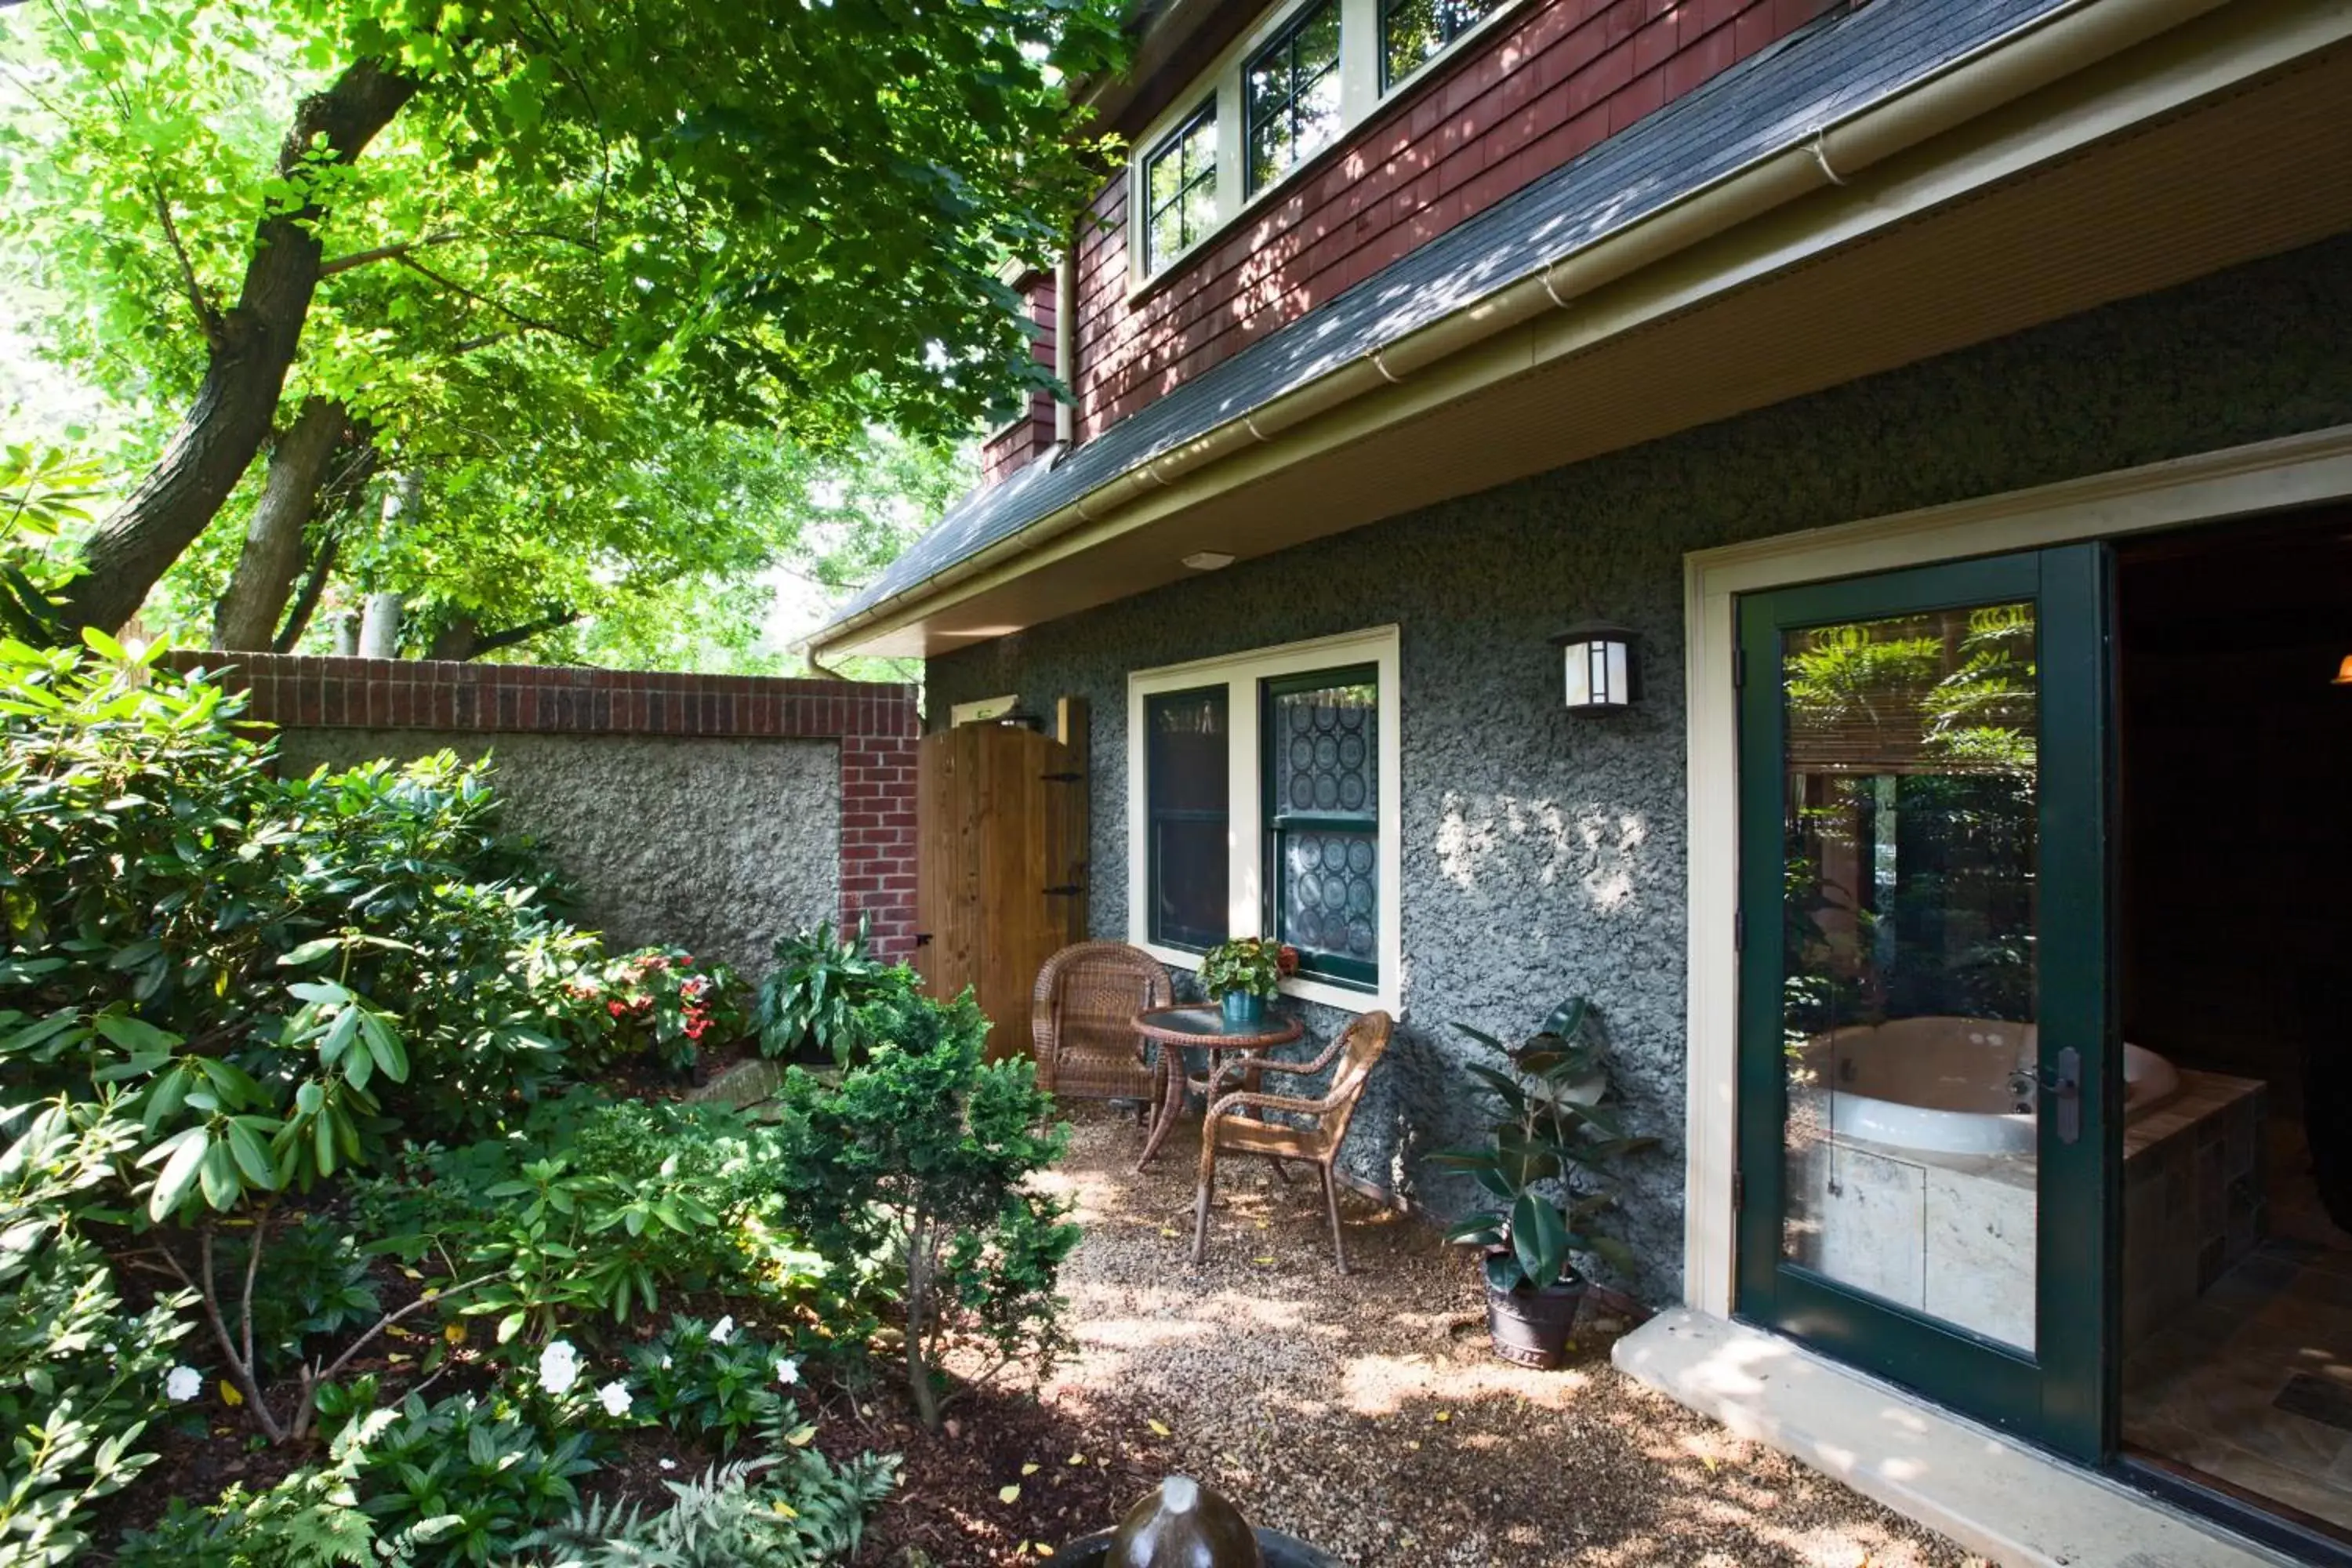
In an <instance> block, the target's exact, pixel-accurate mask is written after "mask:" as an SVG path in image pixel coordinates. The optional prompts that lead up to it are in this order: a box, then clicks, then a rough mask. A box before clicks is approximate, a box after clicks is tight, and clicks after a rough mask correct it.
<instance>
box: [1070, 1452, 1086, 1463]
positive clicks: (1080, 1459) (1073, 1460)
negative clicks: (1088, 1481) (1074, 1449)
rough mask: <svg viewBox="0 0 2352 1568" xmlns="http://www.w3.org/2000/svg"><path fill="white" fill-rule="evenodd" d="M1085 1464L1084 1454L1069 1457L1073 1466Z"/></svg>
mask: <svg viewBox="0 0 2352 1568" xmlns="http://www.w3.org/2000/svg"><path fill="white" fill-rule="evenodd" d="M1086 1462H1087V1457H1086V1456H1085V1455H1084V1454H1072V1455H1071V1456H1070V1463H1072V1464H1074V1465H1083V1464H1085V1463H1086Z"/></svg>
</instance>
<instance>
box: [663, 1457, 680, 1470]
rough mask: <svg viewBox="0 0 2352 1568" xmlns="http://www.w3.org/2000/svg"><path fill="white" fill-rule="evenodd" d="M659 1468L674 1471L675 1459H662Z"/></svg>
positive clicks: (675, 1466)
mask: <svg viewBox="0 0 2352 1568" xmlns="http://www.w3.org/2000/svg"><path fill="white" fill-rule="evenodd" d="M661 1468H663V1469H665V1470H674V1469H676V1468H677V1460H676V1459H664V1460H662V1461H661Z"/></svg>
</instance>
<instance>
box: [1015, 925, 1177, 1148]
mask: <svg viewBox="0 0 2352 1568" xmlns="http://www.w3.org/2000/svg"><path fill="white" fill-rule="evenodd" d="M1173 1000H1174V993H1173V990H1172V988H1171V986H1170V984H1169V983H1168V972H1167V971H1166V970H1165V969H1162V968H1161V967H1160V963H1159V961H1158V960H1157V959H1155V958H1153V957H1152V956H1151V955H1150V953H1148V952H1142V951H1140V950H1139V949H1137V948H1132V947H1129V946H1128V945H1127V944H1126V943H1125V942H1079V943H1077V944H1076V946H1073V947H1066V948H1064V949H1062V951H1061V952H1057V953H1055V955H1054V956H1053V957H1051V958H1049V959H1047V960H1046V961H1045V968H1043V969H1040V970H1039V971H1038V972H1037V991H1036V995H1035V997H1034V1000H1033V1001H1032V1003H1031V1005H1030V1009H1029V1029H1030V1037H1031V1039H1032V1040H1033V1041H1034V1044H1035V1047H1036V1055H1037V1087H1038V1088H1040V1089H1045V1091H1046V1092H1047V1093H1049V1094H1052V1095H1055V1096H1057V1097H1058V1098H1060V1099H1063V1100H1135V1101H1137V1102H1139V1105H1140V1106H1141V1107H1142V1110H1143V1113H1144V1115H1145V1117H1146V1118H1147V1119H1149V1116H1150V1111H1151V1110H1152V1108H1153V1107H1154V1106H1156V1105H1158V1104H1159V1102H1160V1093H1161V1079H1160V1066H1159V1065H1158V1064H1157V1063H1155V1062H1153V1061H1151V1060H1150V1059H1149V1058H1147V1057H1146V1056H1145V1053H1144V1048H1143V1039H1142V1037H1141V1036H1139V1035H1138V1034H1137V1033H1136V1032H1135V1016H1136V1015H1137V1014H1138V1013H1140V1012H1142V1011H1143V1010H1144V1009H1145V1008H1146V1007H1165V1006H1167V1005H1169V1004H1170V1003H1171V1001H1173Z"/></svg>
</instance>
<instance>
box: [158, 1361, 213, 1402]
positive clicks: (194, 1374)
mask: <svg viewBox="0 0 2352 1568" xmlns="http://www.w3.org/2000/svg"><path fill="white" fill-rule="evenodd" d="M204 1391H205V1374H204V1373H200V1372H198V1371H197V1370H196V1369H195V1368H194V1367H192V1366H175V1367H173V1369H172V1370H171V1371H170V1372H169V1373H165V1374H164V1377H163V1397H164V1398H166V1399H168V1400H170V1401H171V1402H172V1403H173V1404H174V1405H185V1404H186V1403H187V1402H188V1401H189V1400H191V1399H194V1397H195V1396H196V1395H197V1394H202V1393H203V1392H204Z"/></svg>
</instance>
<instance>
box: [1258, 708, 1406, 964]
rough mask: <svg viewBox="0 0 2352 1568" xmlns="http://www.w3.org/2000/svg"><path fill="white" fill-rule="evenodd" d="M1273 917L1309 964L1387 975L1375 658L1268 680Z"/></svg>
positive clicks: (1264, 744)
mask: <svg viewBox="0 0 2352 1568" xmlns="http://www.w3.org/2000/svg"><path fill="white" fill-rule="evenodd" d="M1258 747H1259V753H1258V754H1259V765H1260V768H1261V770H1262V772H1263V773H1264V774H1265V812H1266V845H1267V851H1268V856H1267V858H1268V860H1269V862H1270V865H1269V867H1268V872H1269V875H1268V876H1267V879H1266V885H1267V893H1268V895H1269V896H1268V903H1269V905H1270V908H1269V910H1268V911H1267V914H1268V924H1269V928H1270V929H1271V930H1272V931H1273V932H1274V934H1275V936H1276V939H1277V940H1279V941H1282V942H1288V943H1290V944H1291V945H1292V946H1293V947H1296V948H1297V950H1298V954H1299V970H1300V973H1305V974H1309V975H1314V976H1316V977H1318V978H1321V979H1327V980H1336V981H1339V982H1341V983H1343V984H1353V985H1361V986H1373V985H1377V984H1379V981H1380V929H1381V886H1380V684H1379V675H1378V672H1377V670H1376V669H1375V668H1371V667H1359V668H1351V669H1340V670H1325V671H1318V672H1317V673H1315V674H1312V675H1303V676H1295V677H1288V678H1286V679H1281V680H1273V681H1268V682H1266V683H1265V705H1264V721H1263V724H1262V727H1261V730H1260V732H1259V737H1258Z"/></svg>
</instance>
